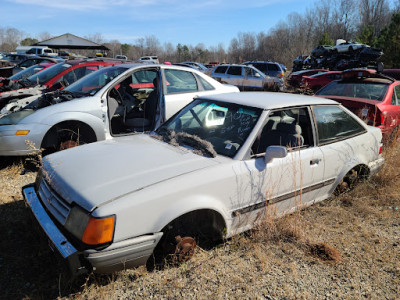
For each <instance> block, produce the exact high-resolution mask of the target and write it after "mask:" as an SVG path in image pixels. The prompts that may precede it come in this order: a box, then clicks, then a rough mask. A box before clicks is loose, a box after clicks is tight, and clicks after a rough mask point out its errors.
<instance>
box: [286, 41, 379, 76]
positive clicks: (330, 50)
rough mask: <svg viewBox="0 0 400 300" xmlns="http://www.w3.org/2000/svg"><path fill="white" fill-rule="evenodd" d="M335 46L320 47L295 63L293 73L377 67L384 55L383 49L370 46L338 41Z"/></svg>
mask: <svg viewBox="0 0 400 300" xmlns="http://www.w3.org/2000/svg"><path fill="white" fill-rule="evenodd" d="M338 41H339V43H338V44H337V45H336V46H335V47H332V46H328V45H320V46H318V47H316V48H315V49H314V50H313V51H312V52H311V55H310V56H308V57H307V58H306V59H304V60H301V59H298V58H296V59H295V60H294V61H293V72H295V71H299V70H302V69H316V68H324V69H329V70H332V71H343V70H346V69H351V68H364V67H376V65H377V63H378V60H379V58H380V57H381V56H382V55H383V51H382V50H381V49H377V48H372V47H370V46H368V45H364V44H359V43H352V42H345V41H343V40H338Z"/></svg>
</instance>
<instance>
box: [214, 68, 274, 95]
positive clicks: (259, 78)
mask: <svg viewBox="0 0 400 300" xmlns="http://www.w3.org/2000/svg"><path fill="white" fill-rule="evenodd" d="M211 77H212V78H214V79H215V80H218V81H219V82H222V83H227V84H233V85H236V86H237V87H238V88H239V89H240V90H242V91H254V90H256V91H257V90H258V91H271V90H275V89H276V87H275V82H274V79H273V78H271V77H269V76H267V75H265V74H264V73H263V72H261V71H260V70H258V69H256V68H254V67H252V66H244V65H218V66H217V67H215V68H214V69H213V70H212V71H211Z"/></svg>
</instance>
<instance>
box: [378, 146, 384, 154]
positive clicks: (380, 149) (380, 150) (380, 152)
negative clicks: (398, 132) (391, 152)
mask: <svg viewBox="0 0 400 300" xmlns="http://www.w3.org/2000/svg"><path fill="white" fill-rule="evenodd" d="M382 148H383V145H382V144H381V146H380V147H379V154H382Z"/></svg>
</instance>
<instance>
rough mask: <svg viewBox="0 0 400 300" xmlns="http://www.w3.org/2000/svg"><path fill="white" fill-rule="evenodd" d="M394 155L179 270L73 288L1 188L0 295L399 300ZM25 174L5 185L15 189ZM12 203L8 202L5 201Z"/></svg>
mask: <svg viewBox="0 0 400 300" xmlns="http://www.w3.org/2000/svg"><path fill="white" fill-rule="evenodd" d="M399 154H400V145H399V146H396V147H393V148H387V149H386V152H385V156H386V160H387V162H386V164H385V166H384V168H383V169H382V170H381V171H380V172H379V174H377V175H376V176H375V177H374V178H372V179H371V180H368V181H367V182H364V183H361V184H360V185H359V186H358V187H356V188H355V189H354V190H353V191H351V192H349V193H346V194H344V195H340V196H338V197H332V198H331V199H329V200H326V201H324V202H321V203H319V204H317V205H314V206H312V207H309V208H307V209H305V210H302V211H297V212H296V213H294V214H292V215H289V216H285V217H283V218H279V219H275V218H273V214H272V213H271V214H268V213H267V214H266V217H265V219H264V221H263V222H262V224H260V225H259V226H258V227H257V228H255V229H254V230H252V231H250V232H247V233H246V234H242V235H239V236H236V237H234V238H232V239H231V240H228V241H227V242H225V243H224V244H222V245H219V246H218V247H216V248H214V249H212V250H210V251H203V250H201V249H199V248H197V249H198V251H197V253H196V254H195V256H194V257H193V259H192V260H190V261H188V262H186V263H184V264H182V265H180V266H178V267H176V266H169V267H166V268H165V269H164V270H159V271H153V272H148V271H147V270H146V268H145V267H139V268H136V269H132V270H126V271H123V272H119V273H116V274H113V275H110V276H99V275H93V274H90V275H87V276H84V277H81V278H79V279H78V280H75V281H71V280H70V279H69V278H68V276H67V275H66V274H65V273H64V270H65V269H64V268H63V267H62V265H60V263H59V260H57V259H56V258H55V256H54V255H53V253H51V251H49V249H48V247H47V244H46V241H45V239H38V237H39V236H41V235H40V234H39V233H40V231H38V232H36V231H34V228H35V226H33V225H34V222H31V221H30V214H29V211H28V210H27V209H26V208H25V206H24V204H23V201H22V198H21V195H20V194H15V193H14V194H13V195H12V196H13V197H11V195H10V193H9V191H8V190H5V189H4V188H3V187H2V188H0V199H1V200H2V202H1V205H0V220H1V221H0V232H2V233H3V239H2V241H1V242H0V246H1V247H0V249H1V251H0V290H1V291H2V293H3V294H2V298H7V299H17V298H26V299H49V298H57V297H62V298H68V299H143V298H150V297H153V298H157V299H160V298H163V299H164V298H184V299H187V298H198V299H206V298H209V299H227V298H233V299H239V298H247V299H249V298H250V299H265V298H267V299H321V298H322V299H329V298H340V299H359V298H367V299H397V298H398V296H399V295H400V260H399V253H400V210H399V207H400V171H399V170H400V160H398V157H399ZM21 169H22V166H21V165H20V164H18V163H17V164H10V165H8V166H6V167H3V168H2V169H1V170H0V174H1V177H0V178H4V176H7V177H9V181H10V182H18V183H19V182H20V181H21V180H22V179H23V178H24V176H26V175H19V174H20V171H21ZM11 194H12V193H11Z"/></svg>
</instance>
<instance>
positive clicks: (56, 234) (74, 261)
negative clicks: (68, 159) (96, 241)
mask: <svg viewBox="0 0 400 300" xmlns="http://www.w3.org/2000/svg"><path fill="white" fill-rule="evenodd" d="M22 194H23V195H24V198H25V202H26V203H27V204H28V206H29V207H30V209H31V210H32V212H33V215H34V216H35V218H36V220H37V221H38V223H39V224H40V226H41V227H42V229H43V230H44V232H45V233H46V235H47V237H48V238H49V240H50V241H51V244H52V246H54V247H55V248H56V249H57V251H58V253H59V254H60V255H61V256H62V258H64V259H65V260H66V261H67V262H68V265H69V268H70V270H71V271H72V273H73V275H78V274H80V273H85V272H86V271H87V270H86V269H85V268H84V267H83V266H81V263H80V259H79V254H80V253H79V252H78V250H77V249H75V247H74V246H73V245H72V244H70V243H69V242H68V240H67V239H66V237H65V236H64V235H63V234H62V233H61V231H60V230H59V229H58V228H57V226H56V225H55V224H54V222H53V220H52V219H51V218H50V217H49V215H48V214H47V213H46V210H45V209H44V207H43V205H42V203H40V201H39V199H38V197H37V195H36V192H35V189H34V187H33V185H29V186H26V187H24V188H23V189H22Z"/></svg>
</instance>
